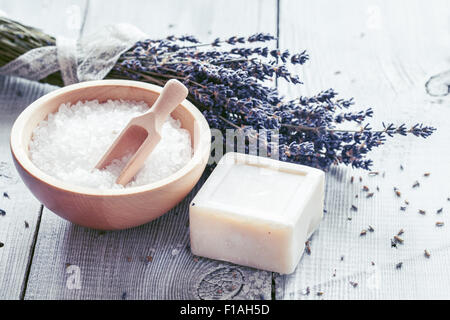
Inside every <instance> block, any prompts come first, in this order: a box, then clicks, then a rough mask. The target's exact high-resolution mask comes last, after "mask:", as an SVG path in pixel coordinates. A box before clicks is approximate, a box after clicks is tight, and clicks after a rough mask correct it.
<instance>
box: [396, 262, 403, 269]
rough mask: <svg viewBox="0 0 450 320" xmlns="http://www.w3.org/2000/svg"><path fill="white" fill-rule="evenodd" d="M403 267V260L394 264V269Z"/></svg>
mask: <svg viewBox="0 0 450 320" xmlns="http://www.w3.org/2000/svg"><path fill="white" fill-rule="evenodd" d="M402 267H403V262H399V263H397V264H396V265H395V269H401V268H402Z"/></svg>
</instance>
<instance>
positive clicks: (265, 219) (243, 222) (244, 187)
mask: <svg viewBox="0 0 450 320" xmlns="http://www.w3.org/2000/svg"><path fill="white" fill-rule="evenodd" d="M324 180H325V175H324V172H323V171H321V170H318V169H314V168H311V167H307V166H301V165H296V164H292V163H286V162H281V161H276V160H273V159H269V158H264V157H256V156H250V155H245V154H242V153H227V154H226V155H225V156H224V157H223V158H222V159H221V160H220V161H219V163H218V165H217V167H216V168H215V169H214V171H213V172H212V174H211V175H210V177H209V178H208V180H207V181H206V182H205V184H204V185H203V187H202V188H201V189H200V191H199V192H198V193H197V195H196V196H195V198H194V199H193V200H192V202H191V205H190V210H189V219H190V236H191V250H192V253H193V254H195V255H198V256H203V257H207V258H211V259H218V260H224V261H229V262H233V263H236V264H240V265H244V266H249V267H254V268H258V269H263V270H268V271H274V272H279V273H282V274H288V273H292V272H293V271H294V270H295V267H296V266H297V264H298V262H299V260H300V258H301V256H302V254H303V251H304V248H305V242H306V240H307V239H308V238H309V237H310V235H311V234H312V233H313V232H314V230H315V229H316V227H317V226H318V224H319V222H320V220H321V219H322V216H323V200H324Z"/></svg>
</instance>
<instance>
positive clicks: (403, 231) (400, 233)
mask: <svg viewBox="0 0 450 320" xmlns="http://www.w3.org/2000/svg"><path fill="white" fill-rule="evenodd" d="M404 233H405V230H403V229H400V231H399V232H397V235H398V236H401V235H402V234H404Z"/></svg>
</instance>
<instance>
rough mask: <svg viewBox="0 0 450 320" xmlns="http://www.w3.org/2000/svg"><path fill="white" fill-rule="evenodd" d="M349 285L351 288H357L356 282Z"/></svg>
mask: <svg viewBox="0 0 450 320" xmlns="http://www.w3.org/2000/svg"><path fill="white" fill-rule="evenodd" d="M350 285H351V286H352V287H353V288H356V287H357V286H358V282H353V281H350Z"/></svg>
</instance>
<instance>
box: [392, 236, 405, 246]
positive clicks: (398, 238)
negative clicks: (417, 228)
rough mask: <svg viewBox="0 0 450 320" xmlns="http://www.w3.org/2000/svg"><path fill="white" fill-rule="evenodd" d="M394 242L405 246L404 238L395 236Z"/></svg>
mask: <svg viewBox="0 0 450 320" xmlns="http://www.w3.org/2000/svg"><path fill="white" fill-rule="evenodd" d="M394 241H395V243H399V244H403V242H404V241H403V239H402V238H400V237H399V236H394Z"/></svg>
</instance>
